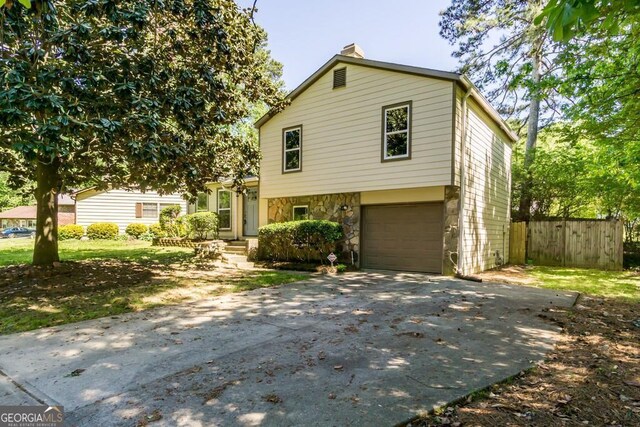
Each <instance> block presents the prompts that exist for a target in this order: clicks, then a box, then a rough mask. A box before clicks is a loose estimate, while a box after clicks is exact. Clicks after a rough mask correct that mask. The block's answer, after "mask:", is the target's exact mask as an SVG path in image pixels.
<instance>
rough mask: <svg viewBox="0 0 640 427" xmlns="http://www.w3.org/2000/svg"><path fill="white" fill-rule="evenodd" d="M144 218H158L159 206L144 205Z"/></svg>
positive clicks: (154, 204) (152, 204)
mask: <svg viewBox="0 0 640 427" xmlns="http://www.w3.org/2000/svg"><path fill="white" fill-rule="evenodd" d="M142 217H143V218H158V204H157V203H143V204H142Z"/></svg>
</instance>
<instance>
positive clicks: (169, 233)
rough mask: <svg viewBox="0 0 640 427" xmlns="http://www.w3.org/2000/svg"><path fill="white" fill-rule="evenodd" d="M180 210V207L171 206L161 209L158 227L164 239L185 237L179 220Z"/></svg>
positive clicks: (184, 231) (183, 227)
mask: <svg viewBox="0 0 640 427" xmlns="http://www.w3.org/2000/svg"><path fill="white" fill-rule="evenodd" d="M181 210H182V208H181V207H180V205H172V206H167V207H166V208H162V210H161V211H160V227H161V228H162V230H163V231H164V232H165V234H166V237H183V236H184V235H185V233H186V230H185V226H184V224H183V222H182V220H181V218H179V216H180V211H181Z"/></svg>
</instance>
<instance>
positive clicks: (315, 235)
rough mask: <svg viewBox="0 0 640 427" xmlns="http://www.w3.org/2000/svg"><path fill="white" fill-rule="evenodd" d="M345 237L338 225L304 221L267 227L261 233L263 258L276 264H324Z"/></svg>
mask: <svg viewBox="0 0 640 427" xmlns="http://www.w3.org/2000/svg"><path fill="white" fill-rule="evenodd" d="M342 238H343V231H342V226H341V225H340V224H339V223H337V222H332V221H323V220H303V221H290V222H279V223H274V224H269V225H265V226H263V227H260V229H259V230H258V240H259V244H258V249H259V251H260V257H261V258H263V259H269V260H273V261H293V260H300V261H307V262H309V261H312V260H313V261H321V262H324V260H325V258H326V256H327V255H329V253H331V252H335V251H336V248H337V246H338V242H339V241H340V240H342Z"/></svg>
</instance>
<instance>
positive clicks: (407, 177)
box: [260, 64, 453, 198]
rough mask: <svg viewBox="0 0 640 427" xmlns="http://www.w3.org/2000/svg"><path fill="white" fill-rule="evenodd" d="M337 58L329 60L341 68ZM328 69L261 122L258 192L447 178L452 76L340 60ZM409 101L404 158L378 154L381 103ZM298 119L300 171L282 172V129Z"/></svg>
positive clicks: (349, 188) (323, 190)
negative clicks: (341, 75)
mask: <svg viewBox="0 0 640 427" xmlns="http://www.w3.org/2000/svg"><path fill="white" fill-rule="evenodd" d="M344 66H345V65H344V64H337V65H336V66H335V68H342V67H344ZM332 71H333V70H329V72H327V73H326V74H325V75H324V76H322V77H321V78H319V79H318V80H317V81H316V82H315V83H314V84H312V85H311V86H310V87H309V88H307V89H306V90H305V91H304V92H302V93H301V94H300V95H299V96H298V97H297V98H296V99H294V100H293V101H292V103H291V105H290V106H288V107H287V108H286V109H285V110H284V111H283V112H281V113H279V114H277V115H276V116H274V117H273V118H272V119H271V120H269V121H268V122H267V123H265V124H264V125H263V126H262V128H261V129H260V145H261V150H262V155H263V158H262V162H261V168H260V197H261V198H274V197H294V196H305V195H313V194H331V193H340V192H354V191H374V190H387V189H397V188H415V187H424V186H439V185H448V184H450V182H451V167H452V164H451V140H452V117H451V111H452V109H453V105H452V102H453V99H452V88H451V82H448V81H444V80H437V79H431V78H425V77H420V76H414V75H409V74H403V73H398V72H392V71H386V70H380V69H373V68H369V67H363V66H357V65H351V64H349V65H347V85H346V87H344V88H339V89H332V87H333V86H332V83H333V81H332V79H333V72H332ZM405 101H411V102H412V129H411V134H412V137H411V159H410V160H399V161H391V162H384V163H383V162H381V154H382V148H381V145H382V135H381V131H382V107H383V106H386V105H391V104H396V103H400V102H405ZM297 125H302V127H303V133H302V171H301V172H296V173H288V174H283V173H282V129H283V128H287V127H291V126H297Z"/></svg>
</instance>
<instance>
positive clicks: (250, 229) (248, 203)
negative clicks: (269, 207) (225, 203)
mask: <svg viewBox="0 0 640 427" xmlns="http://www.w3.org/2000/svg"><path fill="white" fill-rule="evenodd" d="M243 205H244V230H243V233H242V234H244V235H245V236H257V235H258V189H257V188H249V189H247V193H246V194H245V195H244V200H243Z"/></svg>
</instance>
